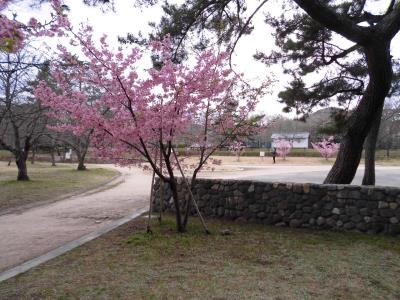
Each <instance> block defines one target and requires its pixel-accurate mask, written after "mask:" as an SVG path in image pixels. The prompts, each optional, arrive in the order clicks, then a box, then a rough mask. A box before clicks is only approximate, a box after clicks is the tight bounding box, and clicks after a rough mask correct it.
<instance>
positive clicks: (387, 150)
mask: <svg viewBox="0 0 400 300" xmlns="http://www.w3.org/2000/svg"><path fill="white" fill-rule="evenodd" d="M386 158H390V147H389V146H388V147H386Z"/></svg>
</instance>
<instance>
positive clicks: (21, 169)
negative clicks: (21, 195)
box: [16, 154, 29, 181]
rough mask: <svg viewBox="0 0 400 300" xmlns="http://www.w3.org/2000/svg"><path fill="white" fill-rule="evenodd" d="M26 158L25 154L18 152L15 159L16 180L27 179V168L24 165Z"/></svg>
mask: <svg viewBox="0 0 400 300" xmlns="http://www.w3.org/2000/svg"><path fill="white" fill-rule="evenodd" d="M26 159H27V156H26V155H25V154H20V155H19V156H18V158H17V159H16V163H17V167H18V177H17V180H18V181H28V180H29V177H28V169H27V167H26Z"/></svg>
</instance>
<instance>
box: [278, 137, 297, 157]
mask: <svg viewBox="0 0 400 300" xmlns="http://www.w3.org/2000/svg"><path fill="white" fill-rule="evenodd" d="M275 147H276V153H277V154H278V156H280V157H282V158H283V160H286V156H287V155H288V154H289V152H290V149H292V147H293V142H292V141H288V140H285V139H279V140H277V141H276V142H275Z"/></svg>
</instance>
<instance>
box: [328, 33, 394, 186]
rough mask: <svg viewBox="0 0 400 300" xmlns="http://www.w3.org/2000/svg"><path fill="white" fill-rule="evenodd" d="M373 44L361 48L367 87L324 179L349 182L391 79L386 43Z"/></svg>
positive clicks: (390, 62) (329, 181)
mask: <svg viewBox="0 0 400 300" xmlns="http://www.w3.org/2000/svg"><path fill="white" fill-rule="evenodd" d="M373 43H374V46H369V47H366V48H365V55H366V59H367V64H368V72H369V83H368V87H367V89H366V91H365V93H364V95H363V97H362V99H361V101H360V104H359V105H358V107H357V108H356V110H355V112H354V113H353V114H352V116H351V117H350V119H349V122H348V127H347V132H346V133H345V135H344V136H343V139H342V143H341V145H340V150H339V153H338V156H337V158H336V161H335V164H334V165H333V167H332V169H331V170H330V172H329V174H328V176H327V177H326V179H325V181H324V183H339V184H340V183H341V184H350V183H351V182H352V180H353V178H354V175H355V174H356V171H357V168H358V165H359V163H360V159H361V154H362V149H363V144H364V141H365V138H366V136H367V134H368V132H369V131H370V129H371V126H372V123H373V120H374V119H375V118H378V117H379V118H380V117H381V116H380V115H379V116H378V115H377V112H379V111H381V110H382V107H383V104H384V101H385V98H386V96H387V94H388V92H389V89H390V85H391V82H392V61H391V56H390V43H388V42H387V41H378V40H376V41H374V42H373Z"/></svg>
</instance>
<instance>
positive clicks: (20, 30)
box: [0, 0, 69, 52]
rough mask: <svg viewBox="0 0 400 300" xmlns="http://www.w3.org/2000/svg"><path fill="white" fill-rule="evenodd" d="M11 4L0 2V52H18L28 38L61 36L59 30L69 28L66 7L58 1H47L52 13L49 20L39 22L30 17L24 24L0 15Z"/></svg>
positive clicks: (9, 0) (5, 1)
mask: <svg viewBox="0 0 400 300" xmlns="http://www.w3.org/2000/svg"><path fill="white" fill-rule="evenodd" d="M12 2H16V1H13V0H0V50H3V51H7V52H15V51H18V50H19V49H21V48H22V47H23V46H24V43H25V41H26V40H27V39H29V37H30V36H36V37H38V36H50V37H51V36H54V35H62V33H63V31H62V30H61V29H62V28H63V27H65V26H69V21H68V18H67V16H66V15H65V13H64V10H65V8H66V7H65V6H64V5H63V4H62V2H61V1H60V0H51V1H49V2H50V3H51V7H52V11H53V12H52V13H51V18H50V20H48V21H46V22H39V21H38V20H37V19H36V18H34V17H31V18H30V19H29V21H28V22H27V23H26V24H25V23H22V22H19V21H18V20H15V19H13V18H10V17H8V16H7V15H6V14H4V13H2V12H4V11H5V10H6V8H7V7H8V6H9V5H10V4H11V3H12Z"/></svg>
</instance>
